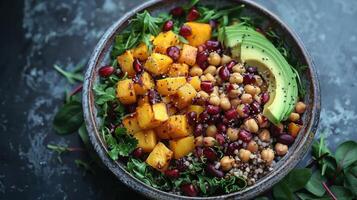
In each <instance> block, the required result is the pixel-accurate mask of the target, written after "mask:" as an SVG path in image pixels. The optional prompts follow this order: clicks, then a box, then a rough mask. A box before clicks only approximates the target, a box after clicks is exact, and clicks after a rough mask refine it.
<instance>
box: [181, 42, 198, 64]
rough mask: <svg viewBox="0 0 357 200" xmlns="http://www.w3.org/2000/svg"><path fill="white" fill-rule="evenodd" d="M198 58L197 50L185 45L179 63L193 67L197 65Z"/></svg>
mask: <svg viewBox="0 0 357 200" xmlns="http://www.w3.org/2000/svg"><path fill="white" fill-rule="evenodd" d="M196 56H197V48H196V47H193V46H190V45H187V44H184V45H183V47H182V49H181V54H180V57H179V60H178V61H179V62H180V63H186V64H188V65H190V66H193V65H194V64H195V63H196Z"/></svg>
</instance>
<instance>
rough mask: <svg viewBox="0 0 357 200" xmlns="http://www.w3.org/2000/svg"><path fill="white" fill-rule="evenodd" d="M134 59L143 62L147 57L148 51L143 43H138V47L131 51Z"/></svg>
mask: <svg viewBox="0 0 357 200" xmlns="http://www.w3.org/2000/svg"><path fill="white" fill-rule="evenodd" d="M133 56H134V58H137V59H139V60H140V61H144V60H146V59H147V58H148V57H149V50H148V47H147V46H146V44H145V43H140V44H139V46H138V47H136V48H134V49H133Z"/></svg>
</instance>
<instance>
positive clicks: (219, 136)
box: [216, 134, 226, 145]
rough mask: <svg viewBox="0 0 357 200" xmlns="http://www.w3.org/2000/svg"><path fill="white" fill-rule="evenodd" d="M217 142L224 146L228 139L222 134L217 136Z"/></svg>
mask: <svg viewBox="0 0 357 200" xmlns="http://www.w3.org/2000/svg"><path fill="white" fill-rule="evenodd" d="M216 140H217V142H218V144H220V145H223V144H224V143H225V142H226V139H225V138H224V136H223V135H222V134H216Z"/></svg>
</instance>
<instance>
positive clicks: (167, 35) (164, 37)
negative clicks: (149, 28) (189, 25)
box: [153, 31, 180, 54]
mask: <svg viewBox="0 0 357 200" xmlns="http://www.w3.org/2000/svg"><path fill="white" fill-rule="evenodd" d="M179 43H180V41H179V39H178V35H176V34H175V33H174V32H172V31H167V32H161V33H160V34H159V35H157V36H156V37H155V39H154V41H153V44H154V51H155V52H157V53H161V54H166V50H167V48H168V47H170V46H175V45H178V44H179Z"/></svg>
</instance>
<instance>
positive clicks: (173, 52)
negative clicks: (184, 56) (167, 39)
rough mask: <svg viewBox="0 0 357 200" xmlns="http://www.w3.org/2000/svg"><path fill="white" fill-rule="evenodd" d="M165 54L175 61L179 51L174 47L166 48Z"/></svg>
mask: <svg viewBox="0 0 357 200" xmlns="http://www.w3.org/2000/svg"><path fill="white" fill-rule="evenodd" d="M166 54H167V55H168V56H170V57H171V58H172V60H174V61H177V60H178V59H179V57H180V49H179V48H178V47H176V46H171V47H169V48H167V50H166Z"/></svg>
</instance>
